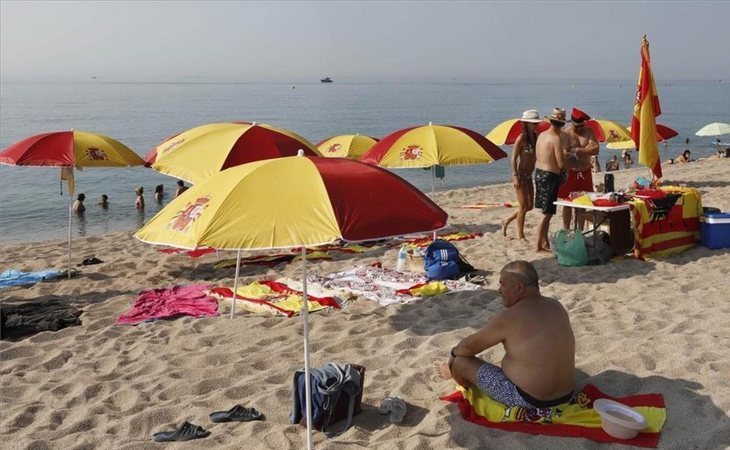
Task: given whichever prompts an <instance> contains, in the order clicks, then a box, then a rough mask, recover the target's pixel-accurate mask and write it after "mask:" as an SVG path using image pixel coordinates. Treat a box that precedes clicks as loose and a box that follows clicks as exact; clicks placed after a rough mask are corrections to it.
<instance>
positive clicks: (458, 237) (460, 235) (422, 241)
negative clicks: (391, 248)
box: [405, 231, 484, 247]
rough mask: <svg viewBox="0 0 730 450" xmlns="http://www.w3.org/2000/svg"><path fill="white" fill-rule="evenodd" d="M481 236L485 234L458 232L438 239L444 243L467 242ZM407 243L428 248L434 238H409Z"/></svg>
mask: <svg viewBox="0 0 730 450" xmlns="http://www.w3.org/2000/svg"><path fill="white" fill-rule="evenodd" d="M481 236H484V233H464V232H462V231H458V232H455V233H449V234H443V235H438V236H437V237H436V239H440V240H442V241H465V240H467V239H475V238H478V237H481ZM405 242H406V245H408V246H409V247H427V246H428V245H429V244H430V243H431V242H433V236H420V237H415V238H409V239H405Z"/></svg>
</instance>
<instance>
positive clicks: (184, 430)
mask: <svg viewBox="0 0 730 450" xmlns="http://www.w3.org/2000/svg"><path fill="white" fill-rule="evenodd" d="M208 436H210V431H207V430H204V429H203V427H201V426H198V425H194V424H192V423H190V422H187V421H186V422H183V424H182V425H180V428H178V429H177V430H175V431H161V432H159V433H155V434H153V435H152V439H153V440H154V441H155V442H172V441H190V440H192V439H200V438H204V437H208Z"/></svg>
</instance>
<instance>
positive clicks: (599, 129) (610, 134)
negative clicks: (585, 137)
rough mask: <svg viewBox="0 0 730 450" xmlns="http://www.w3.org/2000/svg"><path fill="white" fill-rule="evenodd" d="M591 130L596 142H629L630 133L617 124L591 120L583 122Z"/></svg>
mask: <svg viewBox="0 0 730 450" xmlns="http://www.w3.org/2000/svg"><path fill="white" fill-rule="evenodd" d="M585 125H586V126H587V127H590V129H591V130H593V134H595V135H596V140H597V141H598V142H620V141H629V140H631V131H629V130H628V129H627V128H626V127H624V126H623V125H621V124H620V123H618V122H614V121H613V120H606V119H591V120H588V121H586V122H585Z"/></svg>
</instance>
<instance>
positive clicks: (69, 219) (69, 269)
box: [67, 203, 74, 280]
mask: <svg viewBox="0 0 730 450" xmlns="http://www.w3.org/2000/svg"><path fill="white" fill-rule="evenodd" d="M73 208H74V206H73V203H71V204H70V205H68V270H67V272H68V279H69V280H70V279H71V214H73Z"/></svg>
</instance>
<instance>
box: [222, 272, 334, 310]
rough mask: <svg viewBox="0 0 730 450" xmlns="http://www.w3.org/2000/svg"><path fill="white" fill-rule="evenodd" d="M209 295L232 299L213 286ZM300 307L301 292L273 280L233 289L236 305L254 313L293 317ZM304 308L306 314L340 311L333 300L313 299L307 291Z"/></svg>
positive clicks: (223, 290)
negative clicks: (331, 309)
mask: <svg viewBox="0 0 730 450" xmlns="http://www.w3.org/2000/svg"><path fill="white" fill-rule="evenodd" d="M208 292H209V293H210V294H211V295H213V296H215V297H216V298H219V299H221V300H228V301H231V300H232V299H233V291H232V290H231V289H229V288H221V287H216V288H212V289H210V290H209V291H208ZM303 304H304V296H303V293H302V292H301V291H298V290H295V289H292V288H291V287H289V286H287V285H286V284H284V283H279V282H276V281H270V280H264V281H254V282H253V283H251V284H248V285H246V286H241V287H239V288H237V290H236V305H237V306H238V305H240V306H241V307H242V308H244V309H245V310H247V311H250V312H253V313H269V314H273V315H283V316H286V317H292V316H295V315H297V314H299V312H300V311H301V310H302V305H303ZM307 308H308V309H309V312H314V311H319V310H322V309H325V308H336V309H340V308H341V307H340V303H339V302H338V301H337V299H336V298H334V297H316V296H313V295H309V291H307Z"/></svg>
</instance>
